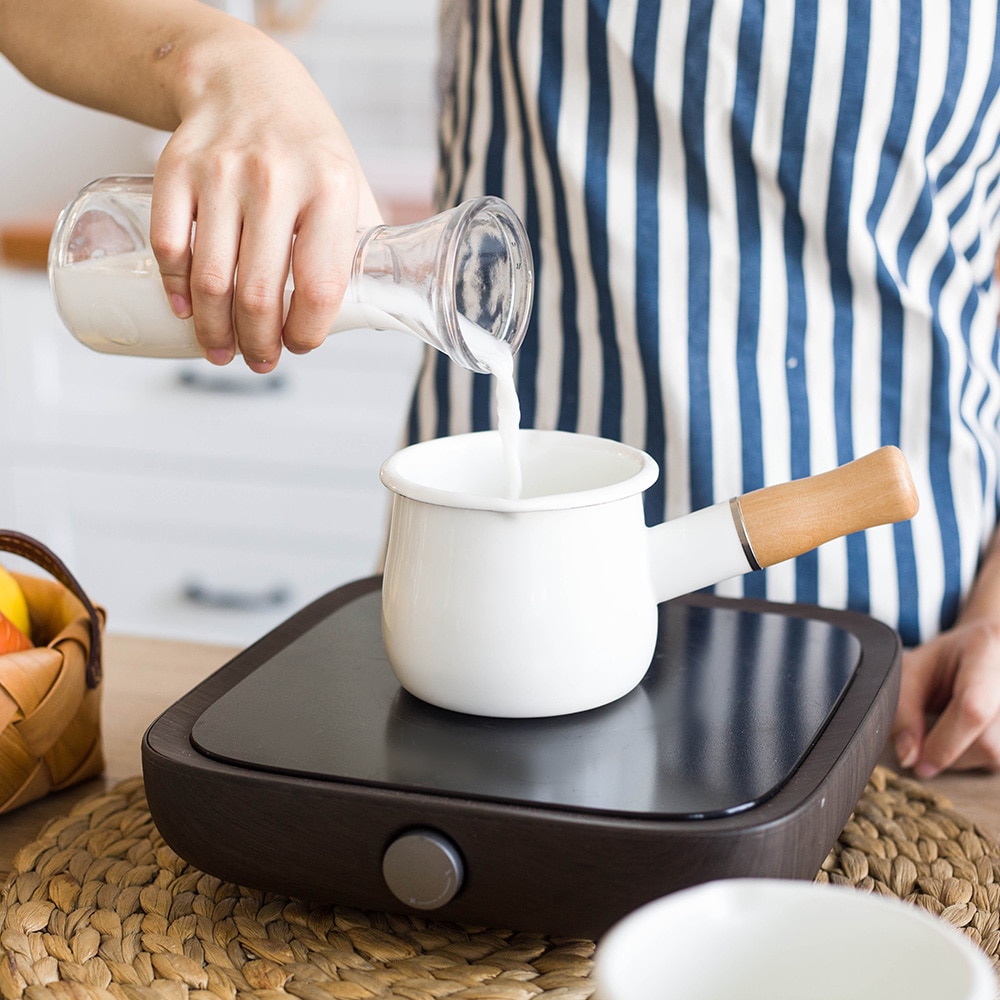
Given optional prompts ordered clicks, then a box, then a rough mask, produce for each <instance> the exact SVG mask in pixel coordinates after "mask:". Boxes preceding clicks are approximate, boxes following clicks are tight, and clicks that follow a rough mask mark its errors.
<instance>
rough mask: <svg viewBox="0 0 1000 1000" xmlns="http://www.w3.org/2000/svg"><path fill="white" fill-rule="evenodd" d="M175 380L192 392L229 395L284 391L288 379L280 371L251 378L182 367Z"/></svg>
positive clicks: (268, 394) (254, 394) (270, 393)
mask: <svg viewBox="0 0 1000 1000" xmlns="http://www.w3.org/2000/svg"><path fill="white" fill-rule="evenodd" d="M177 381H178V382H179V383H180V384H181V385H182V386H183V387H184V388H185V389H191V390H193V391H194V392H210V393H218V394H219V395H230V396H270V395H273V394H274V393H278V392H286V391H287V389H288V379H287V378H285V376H284V375H282V374H281V373H280V372H275V373H274V374H270V375H257V376H254V377H253V378H250V377H246V378H239V377H237V376H235V375H226V374H220V373H217V372H200V371H196V370H195V369H193V368H184V369H182V370H181V372H180V374H179V375H178V376H177Z"/></svg>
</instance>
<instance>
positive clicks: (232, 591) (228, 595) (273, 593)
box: [184, 580, 292, 611]
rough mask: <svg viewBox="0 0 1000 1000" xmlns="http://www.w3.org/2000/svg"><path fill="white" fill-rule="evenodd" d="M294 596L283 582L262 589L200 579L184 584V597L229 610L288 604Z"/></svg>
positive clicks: (207, 606)
mask: <svg viewBox="0 0 1000 1000" xmlns="http://www.w3.org/2000/svg"><path fill="white" fill-rule="evenodd" d="M291 596H292V592H291V590H290V589H289V588H288V587H285V586H282V585H281V584H278V585H275V586H273V587H264V588H262V589H261V590H239V589H237V588H230V587H212V586H209V585H208V584H205V583H199V582H198V581H194V580H192V581H189V582H188V583H185V584H184V597H185V599H186V600H188V601H190V602H191V603H192V604H197V605H198V606H199V607H203V608H216V609H219V608H222V609H226V610H229V611H261V610H263V609H265V608H275V607H279V606H280V605H282V604H287V603H288V601H289V600H290V598H291Z"/></svg>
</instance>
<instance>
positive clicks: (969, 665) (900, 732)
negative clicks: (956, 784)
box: [892, 535, 1000, 778]
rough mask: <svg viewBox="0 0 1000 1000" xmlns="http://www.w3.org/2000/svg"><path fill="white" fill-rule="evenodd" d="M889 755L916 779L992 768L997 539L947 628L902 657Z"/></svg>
mask: <svg viewBox="0 0 1000 1000" xmlns="http://www.w3.org/2000/svg"><path fill="white" fill-rule="evenodd" d="M892 741H893V746H894V747H895V750H896V757H897V758H898V760H899V763H900V765H901V766H902V767H906V768H912V769H913V771H914V773H915V774H916V775H917V776H918V777H920V778H930V777H933V776H934V775H935V774H938V773H940V772H941V771H944V770H946V769H948V768H953V769H958V770H969V769H973V768H981V769H986V770H990V771H997V770H1000V541H998V536H997V535H994V538H993V541H992V543H991V545H990V547H989V549H988V550H987V551H986V553H985V555H984V557H983V561H982V564H981V566H980V569H979V573H978V575H977V577H976V582H975V585H974V586H973V588H972V592H971V593H970V594H969V597H968V599H967V601H966V602H965V605H964V607H963V608H962V611H961V613H960V614H959V616H958V620H957V621H956V622H955V624H954V626H952V628H950V629H948V631H946V632H942V633H941V634H940V635H938V636H936V637H935V638H934V639H931V640H930V641H929V642H926V643H924V644H923V645H921V646H917V647H915V648H913V649H910V650H907V651H906V652H904V654H903V673H902V680H901V684H900V692H899V704H898V706H897V709H896V720H895V722H894V724H893V727H892Z"/></svg>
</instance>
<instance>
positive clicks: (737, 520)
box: [729, 497, 763, 570]
mask: <svg viewBox="0 0 1000 1000" xmlns="http://www.w3.org/2000/svg"><path fill="white" fill-rule="evenodd" d="M729 512H730V514H732V515H733V524H734V525H735V526H736V534H737V536H738V537H739V540H740V545H742V546H743V555H745V556H746V559H747V564H748V565H749V567H750V569H752V570H755V569H763V567H762V566H761V564H760V563H759V562H758V561H757V554H756V553H755V552H754V550H753V546H752V545H751V544H750V536H749V535H748V534H747V526H746V522H745V521H744V520H743V508H742V507H740V498H739V497H733V498H732V500H730V501H729Z"/></svg>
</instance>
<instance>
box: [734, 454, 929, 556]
mask: <svg viewBox="0 0 1000 1000" xmlns="http://www.w3.org/2000/svg"><path fill="white" fill-rule="evenodd" d="M918 506H919V501H918V499H917V491H916V488H915V487H914V485H913V479H912V478H911V476H910V468H909V466H908V465H907V462H906V459H905V457H904V456H903V453H902V452H901V451H900V450H899V449H898V448H895V447H893V446H891V445H887V446H886V447H884V448H879V450H878V451H873V452H872V453H871V454H870V455H865V456H864V457H862V458H858V459H855V460H854V461H853V462H848V463H847V465H842V466H840V467H839V468H837V469H832V470H831V471H829V472H821V473H820V474H819V475H816V476H809V477H808V478H806V479H796V480H794V481H793V482H790V483H781V484H779V485H777V486H766V487H764V489H761V490H754V491H753V492H752V493H746V494H744V495H743V496H741V497H740V498H739V507H740V511H741V512H742V514H743V524H744V526H745V529H746V536H747V540H748V542H749V544H750V546H751V548H752V549H753V553H754V555H755V556H756V557H757V562H758V563H759V564H760V565H761V566H773V565H774V564H775V563H779V562H783V561H784V560H785V559H792V558H794V557H795V556H800V555H802V553H803V552H809V551H810V550H812V549H814V548H816V547H817V546H818V545H822V544H823V543H824V542H829V541H830V540H831V539H834V538H840V537H841V536H842V535H850V534H851V533H853V532H855V531H862V530H864V529H865V528H873V527H875V525H878V524H891V523H893V522H895V521H905V520H907V519H908V518H911V517H913V515H914V514H916V512H917V507H918Z"/></svg>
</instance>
